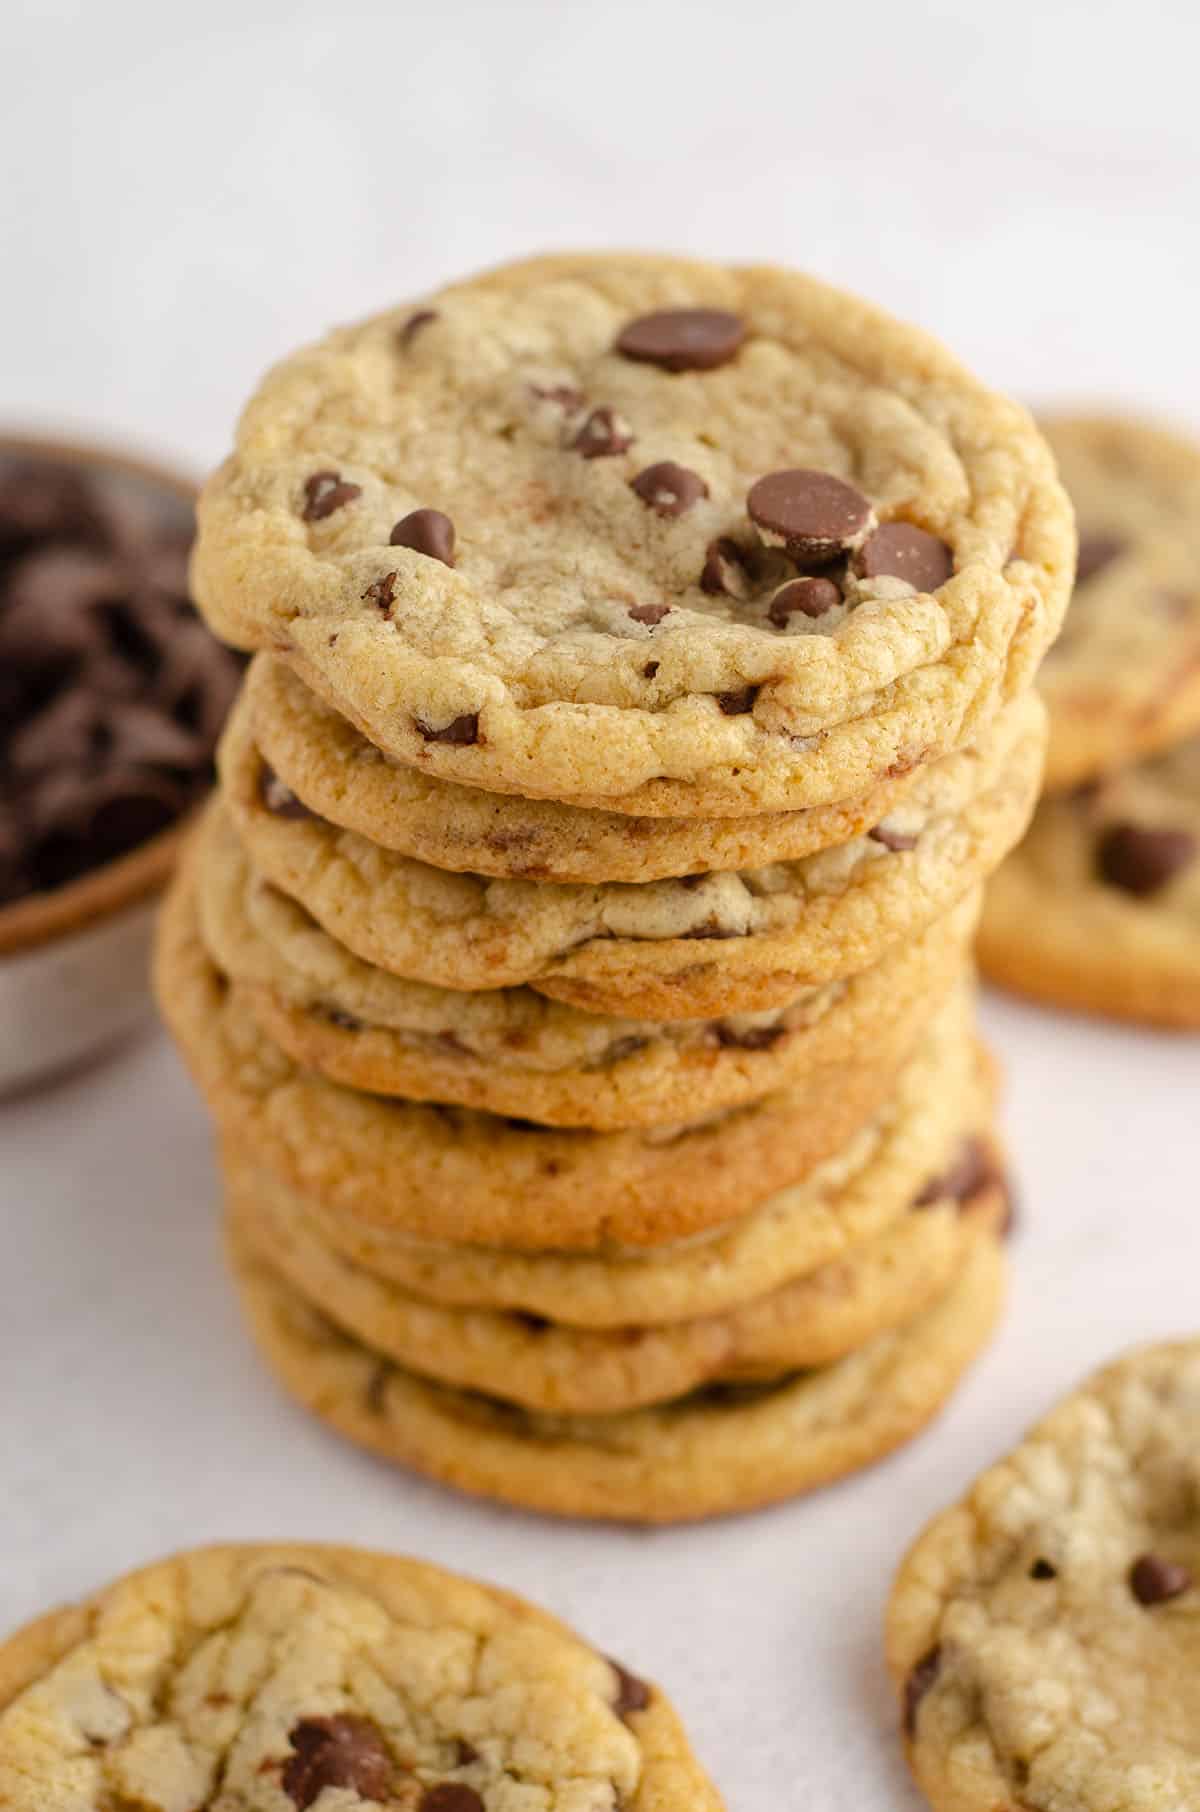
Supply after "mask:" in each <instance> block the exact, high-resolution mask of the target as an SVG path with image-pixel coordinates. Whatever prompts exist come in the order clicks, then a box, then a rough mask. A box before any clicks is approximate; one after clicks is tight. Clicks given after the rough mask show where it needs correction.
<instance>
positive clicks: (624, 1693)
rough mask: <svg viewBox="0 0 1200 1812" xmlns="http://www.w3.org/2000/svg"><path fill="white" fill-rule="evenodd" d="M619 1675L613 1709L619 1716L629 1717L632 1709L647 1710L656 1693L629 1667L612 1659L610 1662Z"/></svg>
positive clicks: (617, 1675)
mask: <svg viewBox="0 0 1200 1812" xmlns="http://www.w3.org/2000/svg"><path fill="white" fill-rule="evenodd" d="M608 1665H609V1666H610V1667H611V1668H612V1670H613V1673H614V1674H615V1675H616V1677H617V1696H616V1698H615V1699H614V1700H613V1710H614V1711H615V1712H616V1714H617V1716H618V1717H619V1718H626V1717H628V1715H629V1713H630V1712H631V1711H645V1709H646V1707H647V1706H648V1705H649V1703H650V1701H651V1699H652V1698H653V1697H654V1694H653V1693H652V1691H651V1690H650V1688H649V1687H648V1686H647V1684H646V1682H645V1681H644V1680H639V1679H638V1677H637V1675H636V1674H631V1673H630V1672H629V1670H628V1668H624V1667H622V1666H621V1663H620V1662H619V1661H613V1660H610V1661H609V1664H608Z"/></svg>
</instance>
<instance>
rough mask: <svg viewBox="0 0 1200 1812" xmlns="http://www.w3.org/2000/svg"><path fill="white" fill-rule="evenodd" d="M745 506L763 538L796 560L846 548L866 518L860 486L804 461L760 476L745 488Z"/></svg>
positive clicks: (833, 555)
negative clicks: (807, 465) (789, 467)
mask: <svg viewBox="0 0 1200 1812" xmlns="http://www.w3.org/2000/svg"><path fill="white" fill-rule="evenodd" d="M746 508H747V510H748V511H749V513H750V520H751V522H753V523H754V524H755V526H756V528H757V529H758V531H759V533H760V534H761V535H762V536H763V538H764V540H767V541H769V542H771V543H772V544H774V545H776V546H780V547H784V548H786V549H787V552H788V553H789V555H790V556H791V558H792V559H793V560H801V561H808V560H817V561H820V560H832V559H834V558H836V556H837V555H838V554H841V553H845V552H846V551H847V549H849V548H851V547H854V546H856V545H857V543H858V541H859V539H860V538H861V536H862V534H863V533H864V531H865V530H866V528H867V526H868V524H869V523H870V520H871V505H870V504H869V502H868V501H867V499H866V498H865V497H864V496H863V494H862V492H861V491H856V490H855V488H854V486H853V485H852V484H847V483H846V482H845V480H844V479H841V478H835V477H834V475H833V473H832V472H815V471H811V470H809V469H808V468H807V467H803V466H796V467H793V468H791V469H790V470H788V471H784V472H771V473H769V474H768V475H767V477H766V478H760V479H759V480H758V482H757V484H753V485H751V487H750V491H749V494H748V496H747V498H746Z"/></svg>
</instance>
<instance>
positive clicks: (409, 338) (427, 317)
mask: <svg viewBox="0 0 1200 1812" xmlns="http://www.w3.org/2000/svg"><path fill="white" fill-rule="evenodd" d="M437 318H438V317H437V310H436V309H435V308H418V310H417V312H416V314H415V315H409V317H408V320H407V321H406V322H405V323H404V326H403V327H402V328H401V329H400V331H399V333H398V334H397V335H396V338H397V340H399V342H400V345H401V347H402V348H403V350H404V351H405V352H407V351H408V349H409V347H410V346H411V345H412V343H413V341H414V340H415V339H416V337H417V335H418V334H419V333H420V331H421V329H422V328H423V327H428V326H429V323H430V322H431V321H436V320H437Z"/></svg>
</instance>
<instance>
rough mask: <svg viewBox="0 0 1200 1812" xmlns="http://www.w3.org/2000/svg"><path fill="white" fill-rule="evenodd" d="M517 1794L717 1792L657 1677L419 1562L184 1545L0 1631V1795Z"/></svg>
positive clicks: (37, 1808) (632, 1796)
mask: <svg viewBox="0 0 1200 1812" xmlns="http://www.w3.org/2000/svg"><path fill="white" fill-rule="evenodd" d="M530 1796H534V1797H530ZM535 1800H536V1804H537V1805H538V1806H544V1807H546V1808H547V1812H552V1809H556V1808H557V1809H560V1812H571V1809H573V1808H576V1807H583V1806H585V1805H586V1806H588V1807H591V1806H595V1807H596V1808H597V1812H600V1808H604V1809H605V1812H617V1809H618V1808H620V1807H626V1808H628V1809H629V1812H721V1805H722V1802H721V1799H720V1797H719V1795H718V1794H717V1792H716V1789H715V1788H714V1787H713V1786H712V1784H711V1782H710V1781H709V1780H708V1779H707V1777H706V1776H705V1774H704V1773H703V1771H702V1769H701V1768H700V1765H699V1763H698V1762H697V1761H696V1759H695V1757H694V1756H693V1755H692V1753H691V1750H690V1748H689V1746H688V1742H687V1738H686V1736H685V1734H684V1732H683V1729H682V1727H681V1726H680V1723H679V1720H678V1718H677V1717H676V1715H675V1713H674V1711H673V1710H672V1708H671V1706H670V1705H669V1704H668V1702H667V1700H666V1699H665V1698H664V1697H663V1695H662V1693H661V1692H660V1691H659V1689H658V1688H657V1687H654V1686H650V1685H648V1684H646V1683H645V1682H644V1681H641V1680H638V1679H637V1678H635V1676H633V1675H632V1674H629V1673H627V1672H626V1670H625V1669H624V1668H623V1667H620V1666H619V1665H618V1664H617V1663H615V1662H611V1661H607V1660H605V1659H604V1658H603V1656H601V1655H598V1654H597V1653H596V1652H595V1651H594V1650H593V1649H590V1648H588V1647H587V1646H586V1644H585V1643H583V1642H582V1641H581V1640H580V1638H579V1637H577V1636H576V1635H575V1634H574V1632H573V1631H571V1630H569V1629H567V1628H566V1627H565V1625H563V1624H561V1623H558V1622H557V1621H556V1620H555V1619H553V1618H551V1617H549V1616H547V1615H546V1613H545V1612H543V1611H540V1610H538V1609H536V1608H535V1607H534V1606H532V1605H529V1604H526V1603H524V1602H523V1601H522V1600H521V1599H518V1598H516V1597H514V1596H513V1595H512V1594H510V1593H508V1592H501V1591H499V1590H497V1589H495V1588H492V1587H489V1586H484V1585H477V1584H475V1583H473V1582H472V1581H470V1580H466V1579H460V1578H458V1577H457V1576H455V1575H454V1574H450V1573H444V1572H442V1571H441V1570H440V1569H438V1568H436V1567H432V1566H428V1565H426V1564H425V1563H424V1562H421V1561H416V1560H405V1559H400V1558H398V1557H396V1556H393V1555H387V1554H370V1553H364V1552H361V1551H359V1550H355V1549H350V1548H335V1547H319V1546H313V1545H301V1544H299V1543H286V1544H284V1543H281V1544H278V1545H273V1546H267V1545H255V1546H242V1547H221V1548H202V1549H198V1550H196V1551H194V1552H191V1553H187V1554H181V1555H178V1556H177V1557H175V1558H174V1559H172V1560H165V1561H161V1562H159V1563H158V1564H157V1565H155V1566H151V1567H147V1568H145V1569H144V1570H142V1571H141V1572H138V1573H133V1574H130V1575H129V1576H128V1577H126V1578H124V1579H121V1580H118V1581H117V1582H116V1583H115V1584H113V1585H110V1586H108V1587H107V1588H106V1589H105V1590H103V1591H101V1592H99V1593H97V1594H96V1595H95V1596H94V1597H93V1598H90V1599H87V1600H85V1601H84V1602H83V1603H81V1604H77V1605H71V1606H69V1607H66V1608H64V1609H62V1610H58V1611H54V1612H52V1613H50V1614H49V1615H48V1616H46V1617H43V1618H41V1619H40V1620H39V1621H38V1622H36V1623H33V1624H30V1625H29V1626H27V1627H26V1628H25V1629H23V1630H19V1631H17V1632H16V1634H15V1635H13V1636H11V1637H10V1638H9V1639H8V1641H7V1642H5V1643H4V1644H3V1645H2V1646H0V1805H3V1806H4V1807H5V1808H6V1812H83V1809H84V1808H93V1807H95V1808H100V1807H104V1808H109V1807H111V1808H112V1809H113V1812H116V1809H117V1808H118V1807H129V1808H131V1809H132V1808H133V1807H134V1806H136V1807H137V1808H138V1812H185V1809H190V1808H193V1807H199V1806H204V1807H208V1808H211V1809H212V1812H280V1809H281V1808H286V1809H287V1812H292V1809H293V1808H296V1809H297V1812H304V1808H307V1807H309V1806H317V1807H321V1808H324V1807H328V1808H330V1809H331V1812H332V1808H333V1807H335V1806H337V1807H343V1806H344V1807H347V1808H348V1807H350V1806H351V1805H354V1806H360V1805H362V1806H381V1807H382V1806H384V1805H387V1806H389V1807H391V1806H395V1807H397V1808H399V1807H401V1806H404V1807H406V1808H410V1809H411V1812H504V1809H505V1808H508V1807H512V1808H516V1807H517V1806H524V1805H531V1804H533V1803H535Z"/></svg>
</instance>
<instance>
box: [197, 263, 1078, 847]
mask: <svg viewBox="0 0 1200 1812" xmlns="http://www.w3.org/2000/svg"><path fill="white" fill-rule="evenodd" d="M1073 561H1074V544H1073V530H1072V524H1071V516H1070V510H1069V506H1068V504H1067V502H1066V499H1065V497H1064V495H1063V493H1062V491H1061V489H1060V487H1059V485H1058V483H1057V480H1056V478H1055V475H1054V470H1053V464H1052V461H1051V459H1050V456H1049V454H1048V452H1047V449H1046V447H1045V443H1044V442H1043V441H1042V439H1041V437H1040V436H1039V435H1038V433H1037V431H1036V430H1035V428H1034V427H1033V425H1032V423H1031V422H1030V420H1029V418H1028V417H1027V415H1026V414H1025V413H1024V412H1023V411H1022V410H1021V409H1019V408H1017V407H1016V406H1015V405H1014V404H1012V403H1009V402H1007V401H1005V400H1004V399H1002V398H1000V397H997V396H995V395H993V394H992V393H990V392H989V391H987V390H985V389H984V388H983V387H982V386H980V385H979V384H978V383H977V382H976V381H975V380H974V379H973V378H972V377H970V375H969V374H968V373H966V372H965V371H964V370H963V369H962V367H961V366H959V365H958V364H957V362H956V361H954V360H953V359H952V358H950V357H949V356H948V355H947V354H946V353H945V352H943V351H942V350H941V348H940V347H938V346H937V345H936V344H935V343H934V342H932V341H931V340H929V339H928V338H926V336H924V335H923V334H921V333H919V332H917V331H916V330H914V329H912V328H908V327H904V326H901V325H899V324H898V323H896V322H894V321H892V320H890V319H889V318H888V317H887V316H886V315H884V314H883V313H882V312H880V311H879V310H877V309H874V308H871V307H870V306H869V305H867V304H865V303H862V302H859V301H857V300H855V299H854V298H852V297H849V296H846V295H844V294H841V293H839V292H837V291H834V290H831V289H829V288H827V287H826V286H825V285H824V284H821V283H819V282H816V281H815V280H813V279H811V278H806V277H802V276H798V275H795V274H792V273H789V272H786V271H779V270H773V269H770V268H766V267H759V268H753V269H740V270H735V269H725V268H720V267H718V266H715V265H709V264H701V263H697V262H692V261H687V260H683V259H676V258H666V257H651V256H638V255H632V254H631V255H623V254H611V253H610V254H598V255H587V254H579V255H574V256H562V257H551V258H543V259H533V260H531V261H529V262H526V263H522V264H517V265H514V266H510V267H508V268H506V269H503V270H499V271H494V272H491V273H489V274H486V275H484V276H482V277H478V278H475V279H473V280H471V281H468V282H465V283H462V284H458V285H456V286H452V287H451V288H449V289H446V290H444V291H442V292H441V293H440V294H438V295H436V296H434V297H433V298H431V299H430V300H428V301H427V302H424V303H422V304H420V305H418V306H416V307H413V306H407V307H404V308H400V309H395V310H392V311H391V312H389V313H388V314H386V315H383V316H381V317H379V318H377V319H375V320H373V321H369V322H367V323H365V324H364V325H361V326H358V327H353V328H349V329H345V330H343V331H341V332H339V333H336V334H334V335H332V336H331V337H330V338H329V339H327V340H326V341H325V342H323V343H322V344H321V345H318V346H315V347H312V348H309V349H308V350H307V351H304V352H301V353H299V354H297V355H296V356H295V357H293V358H292V359H289V360H287V361H285V363H283V364H282V365H280V366H278V367H276V369H275V371H274V372H273V373H272V374H271V375H270V376H269V377H268V378H267V379H266V380H265V382H264V384H263V385H262V387H261V388H260V390H259V392H258V394H257V395H256V396H255V397H254V398H253V400H252V401H251V403H250V404H249V406H248V408H247V409H246V411H245V413H244V414H243V417H242V421H241V425H240V428H239V431H238V437H237V444H236V448H235V451H234V453H233V455H232V457H231V458H230V459H229V460H228V461H227V462H226V464H225V465H224V466H223V467H222V468H221V469H220V470H219V471H218V472H217V473H216V474H215V476H214V477H213V478H212V480H211V481H210V483H209V485H208V487H207V489H206V492H205V494H204V498H203V500H202V505H201V512H200V538H199V543H198V547H197V552H196V558H195V562H194V578H195V584H196V587H197V594H198V597H199V599H200V602H201V605H202V608H203V609H204V610H205V611H206V612H207V613H208V616H209V619H210V621H211V622H212V623H213V624H214V626H215V627H216V628H217V629H218V631H219V632H220V633H222V634H224V635H226V636H227V637H228V638H229V639H231V640H233V641H234V642H235V643H238V644H239V645H241V646H243V647H247V648H270V649H274V650H275V651H277V652H278V653H280V654H281V655H282V656H283V657H284V658H285V659H286V660H287V661H288V662H289V664H291V665H292V666H293V667H294V669H295V670H296V671H297V672H298V673H299V674H300V676H301V677H302V678H303V679H305V680H306V681H307V682H308V683H309V684H310V685H311V686H312V687H313V689H314V690H316V691H317V692H319V693H320V694H321V696H322V697H323V698H325V699H326V700H327V701H328V702H329V703H330V704H332V705H334V706H335V707H336V708H337V709H338V710H339V711H341V712H342V714H343V715H344V716H346V717H348V718H349V719H350V720H351V721H352V722H353V723H354V724H355V725H356V726H357V727H358V728H359V729H360V730H362V731H363V732H364V733H365V734H366V735H367V736H369V738H370V740H371V741H372V742H373V743H375V744H376V746H377V747H379V748H381V749H383V750H386V751H387V752H388V753H389V754H391V755H393V756H395V757H396V758H398V759H399V760H401V761H403V762H407V763H408V764H409V765H411V766H415V767H418V768H422V769H424V770H425V771H426V772H428V773H431V774H435V775H438V776H440V777H442V778H444V779H448V780H453V781H455V782H458V783H461V784H463V785H466V786H475V787H483V788H485V789H488V790H494V791H499V792H509V793H517V794H520V795H523V796H525V797H533V798H549V799H559V800H566V801H569V802H573V803H576V804H584V805H602V806H604V807H605V808H606V809H610V810H612V809H617V810H622V811H628V812H631V813H634V814H639V815H660V814H662V815H667V816H680V815H682V816H701V817H708V816H721V815H728V814H739V813H742V812H756V811H779V810H788V811H793V810H797V809H802V808H805V807H808V806H813V805H821V804H825V803H828V802H829V801H833V800H839V799H846V798H851V797H853V796H855V795H857V794H861V793H864V792H866V791H867V790H868V789H869V788H870V787H872V786H873V785H875V784H876V783H877V782H878V781H879V780H880V779H882V778H883V777H885V776H886V775H887V774H888V773H889V772H894V771H896V770H897V769H901V770H903V769H907V768H910V767H911V766H912V765H913V764H914V763H917V762H920V761H924V760H926V759H930V758H933V757H935V756H938V755H942V754H945V753H947V752H949V751H950V750H952V749H954V748H957V747H960V746H962V745H963V744H965V743H968V742H970V741H971V740H973V739H974V738H975V737H976V736H977V735H978V734H979V733H980V731H981V730H982V727H983V725H984V723H985V722H986V721H987V719H988V718H989V717H990V716H991V715H992V714H993V713H994V711H995V710H996V708H997V707H998V705H999V704H1000V703H1002V702H1003V701H1005V700H1006V699H1010V698H1012V697H1013V696H1015V695H1016V694H1017V693H1018V692H1019V691H1021V690H1023V689H1024V687H1025V686H1026V685H1027V684H1028V682H1029V680H1030V679H1031V677H1032V675H1033V673H1034V671H1035V670H1036V667H1037V665H1038V663H1039V661H1040V659H1041V657H1042V655H1043V653H1044V652H1045V649H1046V647H1047V646H1048V644H1049V643H1050V641H1051V640H1052V639H1053V637H1054V635H1055V633H1056V632H1057V629H1058V626H1059V622H1060V619H1061V616H1062V612H1063V609H1064V607H1065V604H1066V599H1067V594H1068V590H1069V586H1070V578H1071V571H1072V567H1073Z"/></svg>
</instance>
